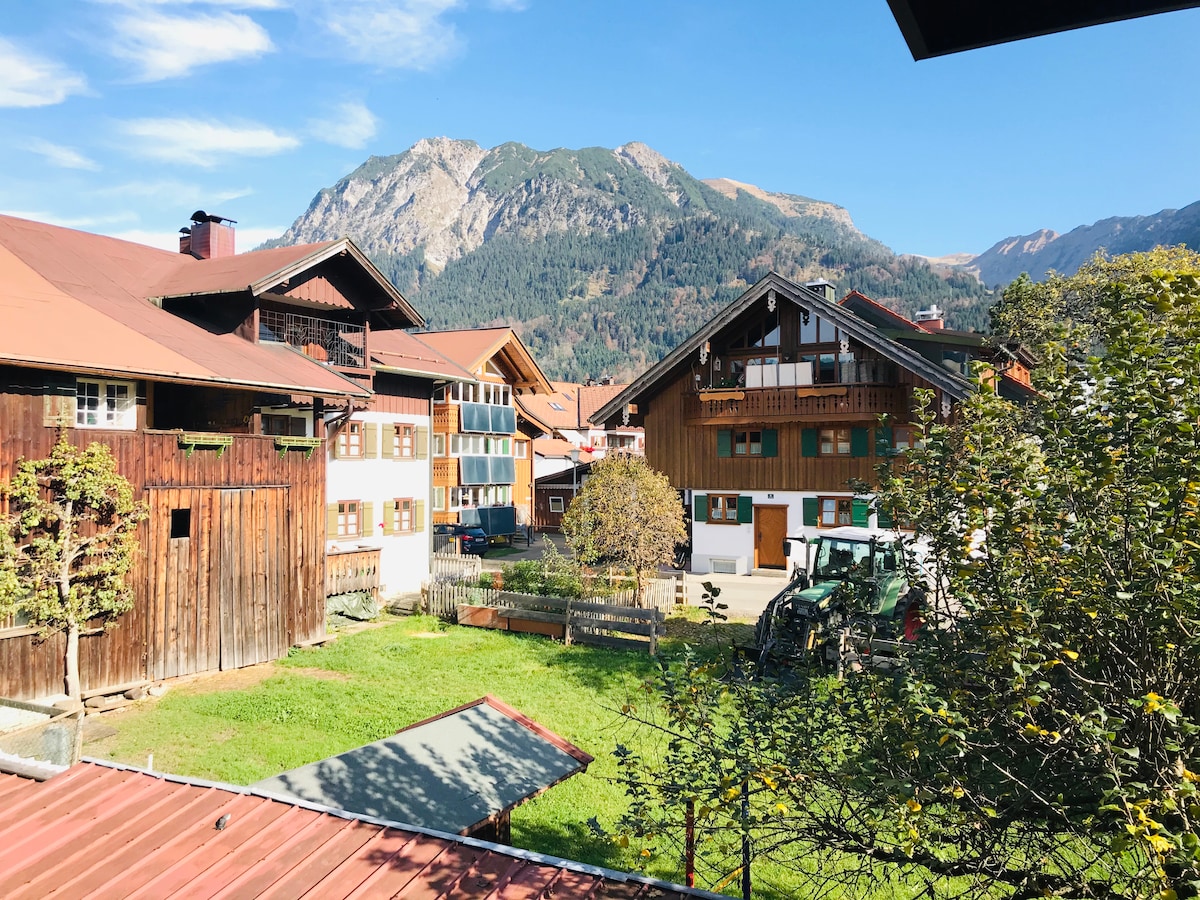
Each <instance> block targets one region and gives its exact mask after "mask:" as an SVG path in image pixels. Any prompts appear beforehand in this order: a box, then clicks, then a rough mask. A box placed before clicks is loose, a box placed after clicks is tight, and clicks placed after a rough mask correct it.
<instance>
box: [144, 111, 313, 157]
mask: <svg viewBox="0 0 1200 900" xmlns="http://www.w3.org/2000/svg"><path fill="white" fill-rule="evenodd" d="M121 130H122V131H123V132H124V133H125V134H126V135H128V136H129V137H131V138H133V139H134V140H136V141H140V143H136V144H133V145H132V146H130V147H129V149H130V151H131V152H133V153H137V154H139V155H140V156H144V157H147V158H149V159H158V160H163V161H165V162H175V163H186V164H190V165H194V166H201V167H203V168H211V167H212V166H215V165H217V164H218V163H219V162H221V161H222V159H224V158H225V157H229V156H274V155H275V154H277V153H285V152H287V151H288V150H294V149H296V148H297V147H299V146H300V141H299V140H297V139H296V138H294V137H291V136H290V135H286V134H282V133H280V132H278V131H275V130H273V129H271V128H267V127H266V126H265V125H256V124H253V123H245V124H240V125H227V124H224V123H221V122H212V121H205V120H202V119H183V118H179V119H132V120H130V121H128V122H124V123H122V126H121Z"/></svg>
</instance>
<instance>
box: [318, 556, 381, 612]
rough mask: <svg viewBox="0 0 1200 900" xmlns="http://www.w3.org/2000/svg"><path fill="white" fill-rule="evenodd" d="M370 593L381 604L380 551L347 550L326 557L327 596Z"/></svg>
mask: <svg viewBox="0 0 1200 900" xmlns="http://www.w3.org/2000/svg"><path fill="white" fill-rule="evenodd" d="M353 591H369V592H370V594H371V596H372V597H373V598H375V602H376V604H378V603H379V551H378V550H346V551H344V552H340V553H338V552H334V553H327V554H326V555H325V596H326V597H332V596H333V595H334V594H349V593H351V592H353Z"/></svg>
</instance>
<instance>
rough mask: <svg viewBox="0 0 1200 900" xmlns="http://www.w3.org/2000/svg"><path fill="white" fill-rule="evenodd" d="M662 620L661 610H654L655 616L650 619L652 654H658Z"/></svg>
mask: <svg viewBox="0 0 1200 900" xmlns="http://www.w3.org/2000/svg"><path fill="white" fill-rule="evenodd" d="M661 620H662V613H661V612H660V611H659V610H657V609H656V610H655V611H654V618H652V619H651V620H650V655H651V656H657V655H658V623H659V622H660V621H661Z"/></svg>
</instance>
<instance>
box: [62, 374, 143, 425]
mask: <svg viewBox="0 0 1200 900" xmlns="http://www.w3.org/2000/svg"><path fill="white" fill-rule="evenodd" d="M136 387H137V385H136V384H135V383H134V382H132V381H91V380H87V381H85V380H84V379H82V378H81V379H79V380H77V381H76V382H75V424H76V425H77V426H78V427H80V428H120V429H122V430H126V431H133V430H134V429H135V428H137V390H136Z"/></svg>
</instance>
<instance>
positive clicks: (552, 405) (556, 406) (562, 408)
mask: <svg viewBox="0 0 1200 900" xmlns="http://www.w3.org/2000/svg"><path fill="white" fill-rule="evenodd" d="M550 408H551V409H556V410H558V411H559V412H566V411H567V408H566V407H565V406H563V405H562V404H561V403H555V402H554V401H553V400H551V401H550Z"/></svg>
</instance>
